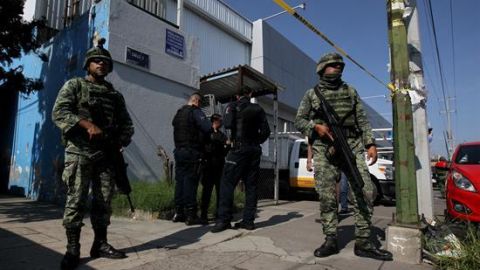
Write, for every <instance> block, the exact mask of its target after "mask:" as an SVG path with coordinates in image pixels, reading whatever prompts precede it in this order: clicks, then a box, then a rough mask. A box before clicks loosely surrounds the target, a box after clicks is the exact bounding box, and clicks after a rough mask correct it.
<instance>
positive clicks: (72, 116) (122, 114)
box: [52, 78, 134, 153]
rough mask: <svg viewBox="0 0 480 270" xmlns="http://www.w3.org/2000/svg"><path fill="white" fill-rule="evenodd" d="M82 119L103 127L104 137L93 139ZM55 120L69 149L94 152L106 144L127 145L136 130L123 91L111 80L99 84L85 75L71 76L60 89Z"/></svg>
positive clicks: (54, 107)
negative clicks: (102, 138)
mask: <svg viewBox="0 0 480 270" xmlns="http://www.w3.org/2000/svg"><path fill="white" fill-rule="evenodd" d="M82 119H86V120H89V121H91V122H93V123H94V124H95V125H97V126H98V127H99V128H100V129H102V131H103V133H104V140H103V141H101V140H100V141H96V142H95V141H89V139H88V134H87V132H86V130H85V129H83V128H82V127H80V126H79V125H78V122H79V121H80V120H82ZM52 120H53V122H54V123H55V125H57V126H58V127H59V128H60V130H61V132H62V137H63V141H64V142H65V143H66V145H65V148H66V151H67V152H81V153H82V152H86V153H92V152H94V151H97V150H102V149H103V148H104V146H105V144H106V143H116V144H120V145H121V146H127V145H128V144H129V143H130V141H131V138H132V135H133V133H134V129H133V124H132V120H131V118H130V115H129V113H128V111H127V108H126V104H125V100H124V98H123V96H122V94H121V93H120V92H118V91H116V90H115V89H114V88H113V86H112V85H111V84H110V83H108V82H104V83H103V84H95V83H92V82H89V81H87V80H86V79H83V78H74V79H70V80H68V81H67V82H66V83H65V84H64V85H63V87H62V88H61V89H60V91H59V93H58V96H57V99H56V101H55V104H54V106H53V111H52Z"/></svg>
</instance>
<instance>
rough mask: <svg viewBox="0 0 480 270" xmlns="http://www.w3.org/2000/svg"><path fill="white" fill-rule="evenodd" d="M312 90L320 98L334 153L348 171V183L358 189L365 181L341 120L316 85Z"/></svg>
mask: <svg viewBox="0 0 480 270" xmlns="http://www.w3.org/2000/svg"><path fill="white" fill-rule="evenodd" d="M314 91H315V94H316V95H317V97H318V98H319V99H320V106H321V109H322V111H323V113H324V115H325V120H326V124H327V126H328V127H329V129H330V130H331V131H332V137H333V147H334V149H335V153H336V154H337V153H338V154H339V155H340V158H341V159H342V161H343V162H344V166H345V169H346V170H347V171H348V172H349V173H350V177H348V180H349V181H350V184H352V185H355V186H357V187H358V189H359V190H361V189H362V188H363V186H364V185H365V183H364V182H363V179H362V175H361V174H360V171H359V170H358V167H357V163H356V161H355V157H354V156H353V153H352V149H351V148H350V146H349V145H348V142H347V138H346V136H345V131H344V129H343V127H342V125H341V122H340V121H339V120H338V119H339V117H338V115H337V113H336V112H335V110H334V109H333V108H332V106H331V105H330V104H329V103H328V101H327V100H326V99H325V97H324V96H323V95H322V93H321V92H320V89H319V88H318V86H317V87H315V90H314Z"/></svg>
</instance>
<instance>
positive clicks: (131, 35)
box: [109, 1, 199, 88]
mask: <svg viewBox="0 0 480 270" xmlns="http://www.w3.org/2000/svg"><path fill="white" fill-rule="evenodd" d="M167 29H168V30H169V31H173V32H175V33H178V34H180V35H182V36H183V37H184V40H185V47H184V52H185V56H184V59H180V58H177V57H174V56H172V55H170V54H167V53H166V52H165V46H166V31H167ZM127 47H129V48H132V49H134V50H137V51H140V52H142V53H145V54H147V55H149V58H150V68H149V69H148V70H145V71H146V72H150V73H152V74H155V75H157V76H160V77H163V78H165V79H168V80H171V81H175V82H177V83H180V84H184V85H186V86H189V87H191V88H198V87H199V41H198V38H196V37H194V36H192V35H189V34H187V33H184V32H182V31H179V30H178V29H176V28H175V27H172V26H171V25H169V24H167V23H165V22H163V21H162V20H159V19H158V18H156V17H154V16H150V15H148V14H146V13H145V12H144V11H142V10H141V9H138V8H135V7H133V6H131V5H129V4H128V3H126V2H125V1H112V3H111V7H110V21H109V50H110V53H111V54H112V57H113V58H114V59H115V60H117V61H120V62H125V57H126V50H127ZM132 67H133V68H140V67H137V66H134V65H132ZM140 69H141V68H140Z"/></svg>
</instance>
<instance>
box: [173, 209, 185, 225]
mask: <svg viewBox="0 0 480 270" xmlns="http://www.w3.org/2000/svg"><path fill="white" fill-rule="evenodd" d="M172 221H173V222H185V211H184V210H183V207H175V214H174V215H173V218H172Z"/></svg>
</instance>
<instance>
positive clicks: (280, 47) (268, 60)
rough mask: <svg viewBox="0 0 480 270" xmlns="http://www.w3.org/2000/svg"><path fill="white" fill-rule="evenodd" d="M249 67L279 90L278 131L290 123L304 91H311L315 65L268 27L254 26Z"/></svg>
mask: <svg viewBox="0 0 480 270" xmlns="http://www.w3.org/2000/svg"><path fill="white" fill-rule="evenodd" d="M252 40H253V43H252V59H251V66H252V67H253V68H255V69H257V70H258V71H260V72H262V73H263V74H265V75H266V76H267V77H268V78H270V79H271V80H273V81H275V82H276V83H278V84H279V85H280V87H281V88H282V89H281V90H280V92H279V95H278V100H279V103H280V104H279V119H280V121H279V129H280V130H283V123H284V122H285V121H287V122H293V120H294V118H295V114H296V109H297V108H298V105H299V104H300V100H301V99H302V97H303V95H304V93H305V91H306V90H307V89H309V88H311V87H313V86H314V85H315V84H316V82H317V80H318V77H317V75H316V74H315V66H316V63H315V61H314V60H313V59H311V58H310V57H309V56H308V55H306V54H305V53H304V52H303V51H301V50H300V49H299V48H298V47H296V46H295V45H294V44H292V43H291V42H290V41H289V40H288V39H286V38H285V37H284V36H282V35H281V34H280V33H279V32H277V31H276V30H275V29H273V28H272V27H271V26H270V25H269V24H268V23H266V22H264V21H262V20H257V21H255V22H253V34H252Z"/></svg>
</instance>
